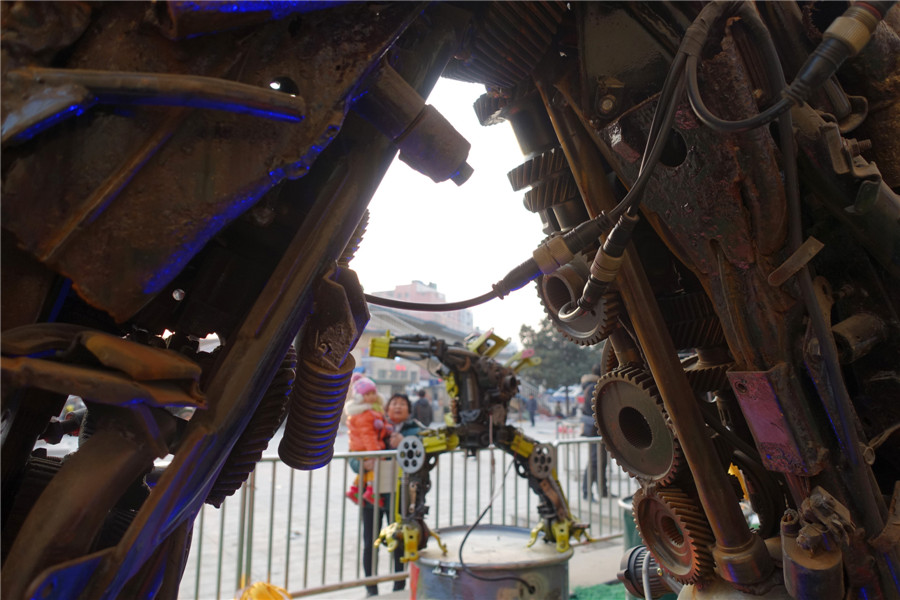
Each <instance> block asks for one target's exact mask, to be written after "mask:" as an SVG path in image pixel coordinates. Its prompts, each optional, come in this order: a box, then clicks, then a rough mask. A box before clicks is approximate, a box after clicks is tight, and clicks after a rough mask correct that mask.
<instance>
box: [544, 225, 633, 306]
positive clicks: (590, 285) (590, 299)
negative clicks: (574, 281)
mask: <svg viewBox="0 0 900 600" xmlns="http://www.w3.org/2000/svg"><path fill="white" fill-rule="evenodd" d="M638 220H639V217H638V216H637V215H631V214H629V213H625V214H623V215H622V216H621V217H619V222H618V223H617V224H616V226H615V227H614V228H613V230H612V231H610V232H609V235H608V236H607V237H606V241H605V242H603V245H602V246H601V247H600V249H599V250H598V251H597V254H596V256H594V262H593V263H591V276H590V277H589V278H588V281H587V283H586V284H585V285H584V290H583V291H582V292H581V298H579V299H578V300H577V301H576V302H569V303H568V304H566V305H565V306H563V307H562V308H561V309H560V311H559V318H560V320H561V321H564V322H571V321H574V320H575V319H577V318H578V317H580V316H581V315H583V314H585V313H586V312H590V311H591V310H593V308H594V306H596V304H597V302H598V301H599V300H600V298H601V297H602V296H603V294H605V293H606V290H607V288H609V284H611V283H612V282H613V281H614V280H615V278H616V275H617V274H618V273H619V268H620V267H621V266H622V257H623V256H624V254H625V247H626V246H627V245H628V242H629V241H630V240H631V233H632V232H633V231H634V227H635V225H637V222H638Z"/></svg>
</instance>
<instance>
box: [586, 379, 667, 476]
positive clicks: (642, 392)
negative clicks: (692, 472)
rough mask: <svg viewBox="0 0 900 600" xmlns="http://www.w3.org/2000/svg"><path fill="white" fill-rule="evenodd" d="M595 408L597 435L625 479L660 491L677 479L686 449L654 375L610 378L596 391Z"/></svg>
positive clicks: (598, 385) (598, 383)
mask: <svg viewBox="0 0 900 600" xmlns="http://www.w3.org/2000/svg"><path fill="white" fill-rule="evenodd" d="M593 402H594V420H595V422H596V424H597V431H598V432H599V433H600V435H601V436H602V437H603V439H604V441H605V442H606V448H607V449H608V450H609V453H610V455H611V456H612V457H613V458H614V459H616V462H617V463H619V465H620V466H621V467H622V469H623V470H624V471H625V472H626V473H628V474H629V475H631V476H632V477H635V478H636V479H638V480H640V481H641V482H643V483H656V484H659V485H665V484H667V483H670V482H671V481H672V480H673V479H674V478H675V476H676V475H677V473H678V468H679V466H680V465H681V461H682V454H681V445H680V444H679V443H678V439H677V438H676V437H675V430H674V428H673V426H672V421H671V419H670V418H669V415H668V413H667V412H666V409H665V408H664V407H663V403H662V399H661V398H660V396H659V392H658V391H657V389H656V384H655V383H654V381H653V377H652V376H651V375H650V374H649V373H647V372H646V371H645V370H643V369H641V368H638V367H630V366H625V367H620V368H618V369H616V370H614V371H612V372H610V373H607V374H606V375H604V376H603V377H601V378H600V380H599V381H598V382H597V385H596V387H595V388H594V398H593Z"/></svg>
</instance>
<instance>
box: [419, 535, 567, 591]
mask: <svg viewBox="0 0 900 600" xmlns="http://www.w3.org/2000/svg"><path fill="white" fill-rule="evenodd" d="M468 530H469V527H468V526H460V527H448V528H446V529H443V530H441V531H440V532H439V535H440V536H441V540H442V541H443V542H444V543H445V544H446V545H447V554H446V555H445V554H443V553H442V552H441V549H440V548H438V546H437V544H434V543H433V542H432V543H431V544H429V547H428V548H427V549H426V550H423V551H422V552H421V554H420V556H419V560H418V562H417V566H418V568H419V577H418V585H417V590H416V598H417V599H419V600H424V599H427V600H445V599H446V600H450V599H454V600H456V599H461V600H485V599H488V598H495V599H498V600H513V599H514V598H515V599H522V600H530V599H534V600H537V599H541V600H567V599H568V598H569V559H570V558H572V554H573V553H574V551H573V550H572V549H571V548H569V549H568V550H567V551H565V552H557V551H556V546H555V545H554V544H547V543H544V542H543V541H542V540H538V541H537V543H535V544H534V545H533V546H532V547H530V548H528V547H527V544H528V541H529V539H530V532H529V531H528V530H527V529H521V528H518V527H507V526H503V525H479V526H478V527H476V528H475V529H474V530H472V532H471V533H470V534H469V536H468V538H466V540H465V544H463V551H462V562H460V556H459V547H460V544H461V543H462V541H463V538H464V537H465V536H466V532H467V531H468Z"/></svg>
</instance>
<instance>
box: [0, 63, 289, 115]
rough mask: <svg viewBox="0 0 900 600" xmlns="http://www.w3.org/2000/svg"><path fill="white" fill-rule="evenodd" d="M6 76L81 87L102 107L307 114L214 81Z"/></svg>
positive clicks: (93, 74) (280, 98)
mask: <svg viewBox="0 0 900 600" xmlns="http://www.w3.org/2000/svg"><path fill="white" fill-rule="evenodd" d="M9 77H14V78H22V79H26V80H27V79H30V80H32V81H35V82H39V83H42V84H44V85H48V86H64V85H80V86H82V87H85V88H87V89H88V90H90V91H91V93H93V94H94V95H95V96H97V100H98V101H99V102H105V103H122V102H132V103H136V104H155V105H164V106H186V107H193V108H212V109H218V110H227V111H230V112H236V113H243V114H250V115H254V116H257V117H263V118H266V119H276V120H280V121H288V122H291V123H299V122H300V121H302V120H303V119H304V117H305V114H306V103H305V102H304V101H303V98H301V97H300V96H297V95H293V94H285V93H284V92H280V91H276V90H273V89H269V88H264V87H259V86H255V85H250V84H248V83H240V82H238V81H230V80H228V79H221V78H219V77H204V76H202V75H177V74H173V73H136V72H131V71H92V70H89V69H44V68H37V67H29V68H24V69H17V70H16V71H14V72H11V73H9Z"/></svg>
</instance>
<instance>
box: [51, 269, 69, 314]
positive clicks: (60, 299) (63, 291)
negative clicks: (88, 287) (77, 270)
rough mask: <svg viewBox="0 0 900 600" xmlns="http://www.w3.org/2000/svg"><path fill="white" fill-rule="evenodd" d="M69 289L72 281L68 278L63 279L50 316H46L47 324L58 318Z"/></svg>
mask: <svg viewBox="0 0 900 600" xmlns="http://www.w3.org/2000/svg"><path fill="white" fill-rule="evenodd" d="M71 289H72V280H71V279H69V278H66V279H64V280H63V282H62V284H61V285H60V286H59V294H57V296H56V300H55V301H54V302H53V308H51V309H50V314H49V315H47V321H48V322H50V323H53V322H54V321H56V318H57V317H58V316H59V311H60V310H62V306H63V303H64V302H65V301H66V298H67V297H68V296H69V290H71Z"/></svg>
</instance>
